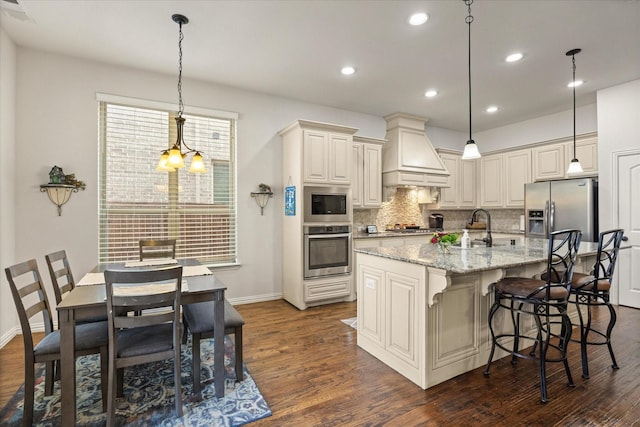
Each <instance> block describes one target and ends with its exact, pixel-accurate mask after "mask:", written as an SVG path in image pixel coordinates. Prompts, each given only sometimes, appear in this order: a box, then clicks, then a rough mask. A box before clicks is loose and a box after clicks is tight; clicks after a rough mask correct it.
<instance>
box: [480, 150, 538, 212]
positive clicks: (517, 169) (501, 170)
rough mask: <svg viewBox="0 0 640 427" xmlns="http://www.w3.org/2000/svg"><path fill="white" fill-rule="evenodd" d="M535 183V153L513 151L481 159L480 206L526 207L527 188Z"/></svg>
mask: <svg viewBox="0 0 640 427" xmlns="http://www.w3.org/2000/svg"><path fill="white" fill-rule="evenodd" d="M530 182H531V150H530V149H524V150H513V151H507V152H503V153H499V154H491V155H486V156H482V157H481V158H480V206H481V207H483V208H521V207H524V184H528V183H530Z"/></svg>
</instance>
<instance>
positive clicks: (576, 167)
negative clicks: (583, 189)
mask: <svg viewBox="0 0 640 427" xmlns="http://www.w3.org/2000/svg"><path fill="white" fill-rule="evenodd" d="M581 51H582V49H571V50H570V51H568V52H567V53H566V55H567V56H570V57H571V62H572V63H573V82H572V84H571V86H572V87H573V159H571V163H569V169H567V175H573V174H577V173H582V172H584V171H583V170H582V166H581V165H580V161H578V157H576V55H577V54H578V53H580V52H581Z"/></svg>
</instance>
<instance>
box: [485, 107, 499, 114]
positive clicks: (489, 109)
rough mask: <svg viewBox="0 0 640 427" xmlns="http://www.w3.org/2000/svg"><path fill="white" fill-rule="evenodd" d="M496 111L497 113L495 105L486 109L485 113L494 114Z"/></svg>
mask: <svg viewBox="0 0 640 427" xmlns="http://www.w3.org/2000/svg"><path fill="white" fill-rule="evenodd" d="M496 111H498V107H496V106H495V105H490V106H489V107H487V113H495V112H496Z"/></svg>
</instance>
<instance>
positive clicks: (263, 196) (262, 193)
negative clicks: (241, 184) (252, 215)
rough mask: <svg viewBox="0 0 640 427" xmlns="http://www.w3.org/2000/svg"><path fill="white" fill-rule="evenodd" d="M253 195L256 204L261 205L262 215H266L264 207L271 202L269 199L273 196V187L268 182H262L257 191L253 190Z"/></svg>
mask: <svg viewBox="0 0 640 427" xmlns="http://www.w3.org/2000/svg"><path fill="white" fill-rule="evenodd" d="M251 197H253V198H254V199H255V201H256V204H257V205H258V206H260V215H264V208H265V207H266V206H267V204H268V203H269V199H270V198H272V197H273V192H272V191H271V187H269V186H268V185H266V184H260V185H259V186H258V191H257V192H252V193H251Z"/></svg>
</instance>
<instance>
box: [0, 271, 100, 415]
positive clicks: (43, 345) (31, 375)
mask: <svg viewBox="0 0 640 427" xmlns="http://www.w3.org/2000/svg"><path fill="white" fill-rule="evenodd" d="M5 273H6V275H7V280H8V281H9V287H10V288H11V294H12V295H13V300H14V302H15V305H16V310H17V312H18V318H19V319H20V326H21V328H22V339H23V342H24V362H25V363H24V410H23V415H22V425H23V426H31V425H32V424H33V404H34V387H35V364H36V363H45V387H44V391H45V396H50V395H51V394H52V393H53V379H54V375H55V372H54V366H55V364H54V362H55V361H59V360H60V331H59V330H56V331H54V330H53V320H52V316H51V314H52V312H51V306H50V305H49V301H48V299H47V294H46V292H45V289H44V284H43V282H42V277H41V276H40V272H39V271H38V265H37V263H36V260H35V259H32V260H29V261H25V262H22V263H20V264H16V265H13V266H11V267H7V268H5ZM40 313H41V314H42V323H43V325H44V333H45V335H44V338H42V340H40V342H39V343H38V344H34V341H33V336H32V331H31V324H30V323H29V321H30V320H31V319H32V318H34V317H36V316H37V315H38V314H40ZM75 334H76V348H75V357H78V356H84V355H88V354H96V353H97V354H100V369H101V389H102V406H103V410H104V409H105V404H106V397H107V393H106V392H107V387H106V385H107V345H108V342H109V338H108V332H107V322H106V321H104V322H91V323H85V324H80V325H77V326H76V330H75Z"/></svg>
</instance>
